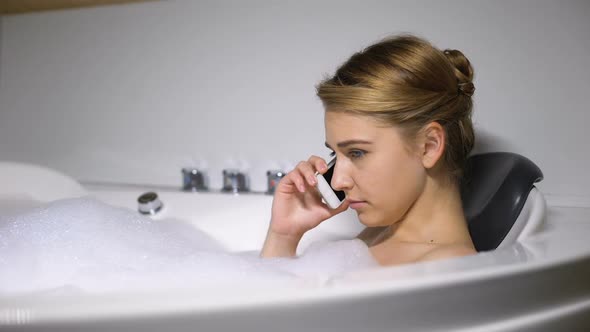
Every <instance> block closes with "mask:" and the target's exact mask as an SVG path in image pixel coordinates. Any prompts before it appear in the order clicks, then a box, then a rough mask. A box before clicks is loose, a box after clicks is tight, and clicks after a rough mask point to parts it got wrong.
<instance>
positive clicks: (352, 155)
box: [348, 150, 365, 159]
mask: <svg viewBox="0 0 590 332" xmlns="http://www.w3.org/2000/svg"><path fill="white" fill-rule="evenodd" d="M364 155H365V151H361V150H350V151H349V152H348V156H349V157H350V159H359V158H361V157H362V156H364Z"/></svg>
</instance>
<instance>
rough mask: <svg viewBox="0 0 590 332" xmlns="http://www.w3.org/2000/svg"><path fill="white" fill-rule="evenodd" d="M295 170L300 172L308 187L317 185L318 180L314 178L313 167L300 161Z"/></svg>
mask: <svg viewBox="0 0 590 332" xmlns="http://www.w3.org/2000/svg"><path fill="white" fill-rule="evenodd" d="M297 169H298V170H299V171H300V172H301V175H302V176H303V178H304V179H305V181H306V182H307V183H308V184H309V186H311V187H313V186H315V185H316V184H317V183H318V180H317V179H316V177H315V169H314V168H313V166H312V165H311V164H310V163H309V162H307V161H302V162H300V163H299V164H298V165H297Z"/></svg>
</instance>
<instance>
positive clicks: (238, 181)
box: [221, 169, 250, 193]
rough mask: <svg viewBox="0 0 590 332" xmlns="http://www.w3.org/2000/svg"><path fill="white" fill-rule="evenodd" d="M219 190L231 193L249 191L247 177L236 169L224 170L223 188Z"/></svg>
mask: <svg viewBox="0 0 590 332" xmlns="http://www.w3.org/2000/svg"><path fill="white" fill-rule="evenodd" d="M221 190H222V191H225V192H233V193H238V192H245V191H250V186H249V183H248V176H247V175H246V173H244V172H240V171H239V170H237V169H224V170H223V188H222V189H221Z"/></svg>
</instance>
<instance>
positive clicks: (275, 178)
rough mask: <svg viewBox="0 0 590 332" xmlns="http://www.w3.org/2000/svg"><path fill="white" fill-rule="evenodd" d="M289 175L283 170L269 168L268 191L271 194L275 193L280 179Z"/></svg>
mask: <svg viewBox="0 0 590 332" xmlns="http://www.w3.org/2000/svg"><path fill="white" fill-rule="evenodd" d="M285 175H287V174H286V173H285V172H283V171H281V170H269V171H267V172H266V184H267V190H266V193H267V194H269V195H273V194H274V193H275V188H276V187H277V185H278V184H279V181H281V179H282V178H283V177H284V176H285Z"/></svg>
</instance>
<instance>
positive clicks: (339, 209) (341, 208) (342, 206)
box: [330, 199, 350, 217]
mask: <svg viewBox="0 0 590 332" xmlns="http://www.w3.org/2000/svg"><path fill="white" fill-rule="evenodd" d="M349 205H350V202H349V201H348V200H347V199H345V200H344V202H342V204H340V206H339V207H337V208H335V209H331V210H330V216H331V217H333V216H335V215H337V214H339V213H341V212H344V211H346V210H347V209H348V206H349Z"/></svg>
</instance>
